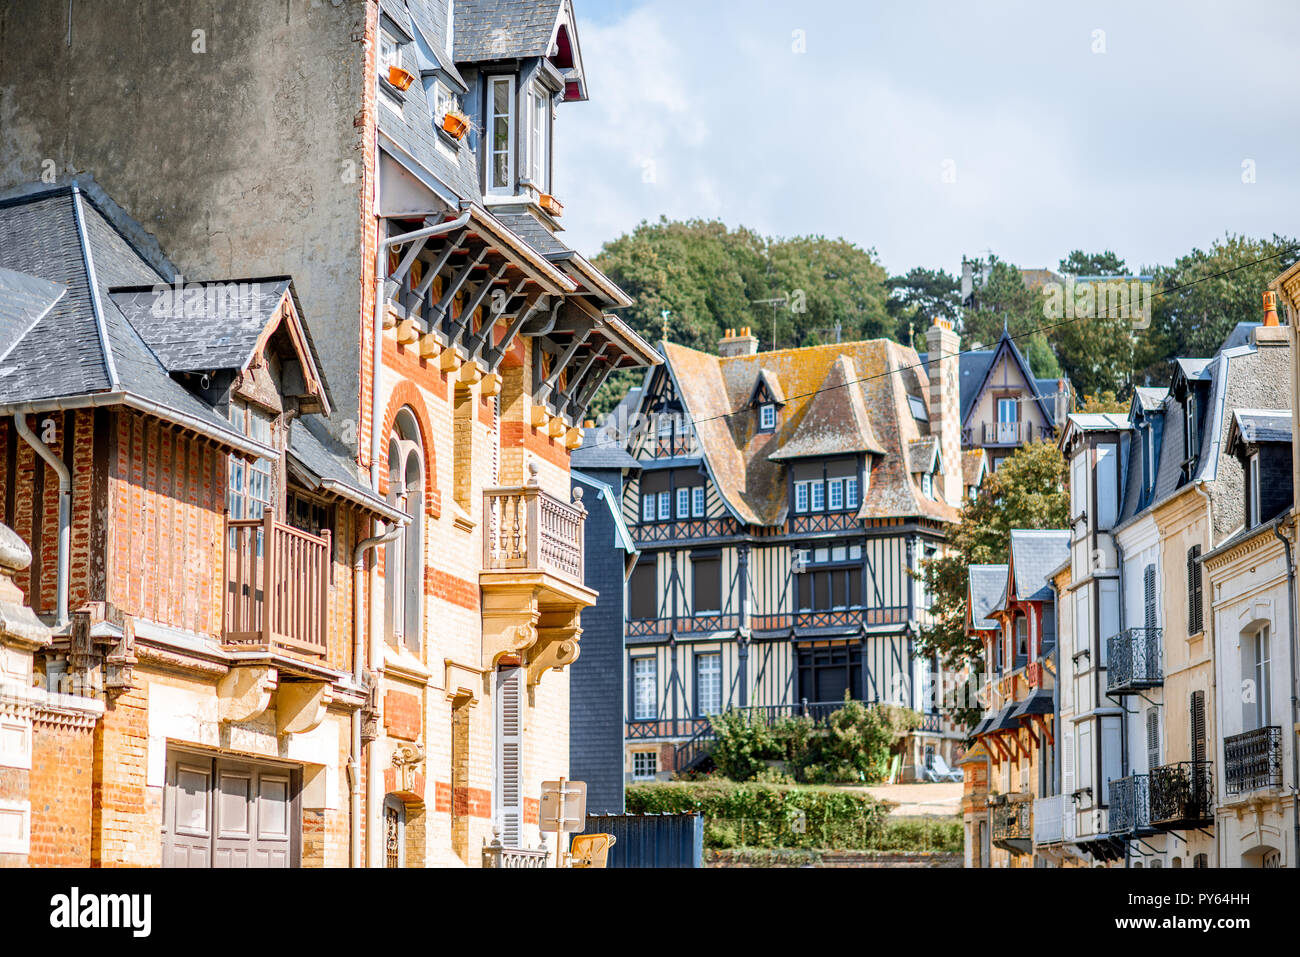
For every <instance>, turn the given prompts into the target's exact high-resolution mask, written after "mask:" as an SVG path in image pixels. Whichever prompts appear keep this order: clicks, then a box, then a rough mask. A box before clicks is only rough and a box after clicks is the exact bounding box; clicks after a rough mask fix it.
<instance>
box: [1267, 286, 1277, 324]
mask: <svg viewBox="0 0 1300 957" xmlns="http://www.w3.org/2000/svg"><path fill="white" fill-rule="evenodd" d="M1264 325H1266V326H1277V325H1281V323H1280V322H1278V318H1277V293H1275V292H1274V291H1273V290H1271V289H1269V290H1267V291H1266V292H1265V293H1264Z"/></svg>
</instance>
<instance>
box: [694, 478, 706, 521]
mask: <svg viewBox="0 0 1300 957" xmlns="http://www.w3.org/2000/svg"><path fill="white" fill-rule="evenodd" d="M691 517H692V518H703V517H704V486H703V485H696V486H694V487H693V488H692V489H691Z"/></svg>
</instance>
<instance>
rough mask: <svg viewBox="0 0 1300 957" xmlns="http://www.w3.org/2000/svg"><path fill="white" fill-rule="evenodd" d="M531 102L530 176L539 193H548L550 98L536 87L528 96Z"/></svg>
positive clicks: (529, 136) (529, 137)
mask: <svg viewBox="0 0 1300 957" xmlns="http://www.w3.org/2000/svg"><path fill="white" fill-rule="evenodd" d="M528 100H529V114H530V121H529V131H528V133H529V135H528V175H529V176H530V177H531V178H532V180H533V185H534V186H536V187H537V190H538V192H541V193H547V192H550V190H549V189H548V188H547V182H548V180H549V177H548V176H547V175H546V174H547V162H546V161H547V158H548V157H547V144H548V142H549V140H550V125H551V116H550V100H551V98H550V96H548V95H547V93H546V91H545V90H542V89H539V88H537V87H534V88H533V90H532V92H531V93H529V95H528Z"/></svg>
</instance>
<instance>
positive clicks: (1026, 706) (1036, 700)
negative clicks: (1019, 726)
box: [1011, 688, 1056, 720]
mask: <svg viewBox="0 0 1300 957" xmlns="http://www.w3.org/2000/svg"><path fill="white" fill-rule="evenodd" d="M1055 710H1056V701H1055V695H1054V693H1053V692H1052V691H1050V690H1048V689H1047V688H1035V689H1034V690H1033V692H1032V693H1031V694H1030V695H1029V697H1027V698H1025V700H1023V701H1021V702H1020V703H1019V704H1017V705H1016V706H1015V708H1013V709H1012V711H1011V717H1012V718H1015V719H1016V720H1019V719H1021V718H1028V717H1031V716H1032V715H1044V714H1052V713H1053V712H1054V711H1055Z"/></svg>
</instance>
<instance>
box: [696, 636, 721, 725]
mask: <svg viewBox="0 0 1300 957" xmlns="http://www.w3.org/2000/svg"><path fill="white" fill-rule="evenodd" d="M702 666H707V670H706V668H705V667H702ZM706 678H707V679H708V681H709V684H708V685H707V687H708V688H709V697H710V698H716V699H717V700H716V701H706V700H705V695H704V694H702V691H703V689H704V688H705V687H706V685H705V679H706ZM695 685H696V687H695V699H696V701H697V702H698V703H699V709H698V710H699V714H697V715H696V716H695V717H697V718H703V717H706V716H708V715H711V714H719V713H721V711H722V654H721V653H720V652H716V651H714V652H702V653H701V654H698V655H696V656H695ZM711 706H712V707H711Z"/></svg>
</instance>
